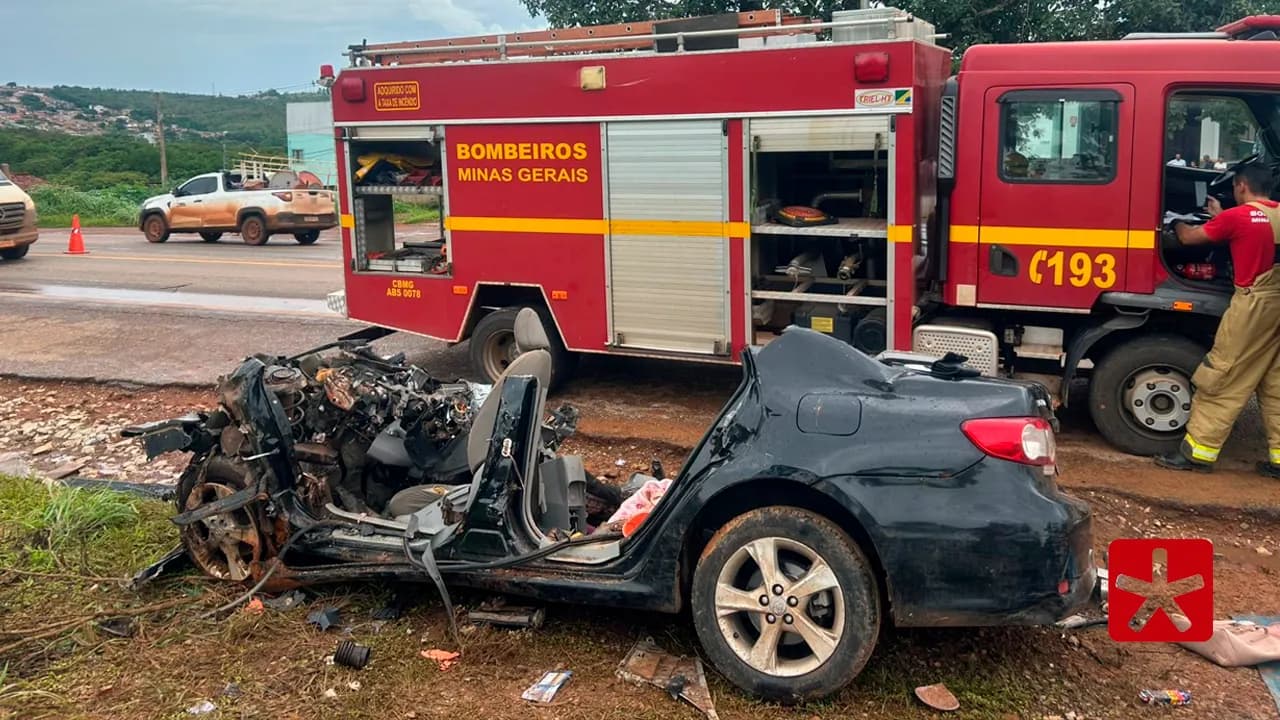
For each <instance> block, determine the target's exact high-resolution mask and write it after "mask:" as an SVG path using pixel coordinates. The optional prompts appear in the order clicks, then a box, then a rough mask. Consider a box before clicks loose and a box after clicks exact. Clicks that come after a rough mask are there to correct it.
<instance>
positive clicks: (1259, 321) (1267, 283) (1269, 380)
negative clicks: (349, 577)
mask: <svg viewBox="0 0 1280 720" xmlns="http://www.w3.org/2000/svg"><path fill="white" fill-rule="evenodd" d="M1191 382H1192V384H1193V385H1195V389H1196V392H1195V395H1194V397H1192V400H1191V418H1190V420H1188V421H1187V435H1186V438H1185V440H1184V442H1183V444H1182V451H1183V453H1184V454H1185V455H1186V456H1187V457H1189V458H1191V459H1192V460H1195V461H1197V462H1203V463H1212V462H1216V461H1217V459H1218V453H1219V452H1220V451H1221V450H1222V445H1223V443H1225V442H1226V441H1227V436H1228V435H1230V434H1231V427H1232V426H1233V425H1235V422H1236V417H1237V416H1239V415H1240V411H1241V410H1243V409H1244V406H1245V405H1246V404H1247V403H1248V402H1249V396H1250V395H1252V394H1253V393H1254V392H1255V391H1256V392H1257V393H1258V404H1259V405H1260V406H1261V408H1262V418H1263V424H1264V426H1265V427H1266V432H1267V446H1268V447H1269V448H1270V461H1271V462H1272V463H1274V464H1277V465H1280V266H1273V267H1272V268H1271V269H1270V270H1268V271H1266V272H1264V273H1262V274H1261V275H1259V276H1258V277H1257V279H1256V280H1254V282H1253V285H1252V286H1250V287H1247V288H1241V287H1237V288H1236V290H1235V295H1233V296H1232V297H1231V304H1230V305H1229V306H1228V307H1227V311H1226V313H1224V314H1223V316H1222V322H1221V323H1220V324H1219V325H1218V333H1217V335H1215V336H1214V338H1213V348H1212V349H1211V350H1209V354H1208V355H1206V356H1205V358H1204V360H1203V361H1202V362H1201V363H1200V367H1199V368H1197V369H1196V372H1195V375H1193V376H1192V378H1191Z"/></svg>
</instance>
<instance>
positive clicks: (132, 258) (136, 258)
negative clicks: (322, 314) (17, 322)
mask: <svg viewBox="0 0 1280 720" xmlns="http://www.w3.org/2000/svg"><path fill="white" fill-rule="evenodd" d="M31 257H52V258H60V257H65V256H64V255H63V254H62V253H31ZM89 259H90V260H125V261H128V262H154V263H164V262H171V263H190V264H193V265H259V266H262V267H292V268H298V267H304V268H326V269H341V268H342V262H341V259H336V260H337V261H336V262H332V263H315V262H283V261H277V260H206V259H203V258H174V257H145V256H142V255H101V254H99V253H96V252H95V253H91V254H90V255H89Z"/></svg>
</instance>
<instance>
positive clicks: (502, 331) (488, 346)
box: [470, 307, 577, 387]
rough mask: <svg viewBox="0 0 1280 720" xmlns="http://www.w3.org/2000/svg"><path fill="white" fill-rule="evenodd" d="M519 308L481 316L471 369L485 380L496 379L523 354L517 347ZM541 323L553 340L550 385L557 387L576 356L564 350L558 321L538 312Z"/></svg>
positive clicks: (471, 354) (472, 334) (475, 336)
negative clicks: (557, 329) (557, 324)
mask: <svg viewBox="0 0 1280 720" xmlns="http://www.w3.org/2000/svg"><path fill="white" fill-rule="evenodd" d="M522 309H523V308H520V307H508V308H502V309H500V310H494V311H493V312H491V313H489V314H488V315H485V316H484V317H482V318H480V322H478V323H476V329H475V330H474V331H473V332H472V333H471V345H470V356H471V371H472V372H473V373H474V374H475V375H476V377H477V379H479V380H481V381H483V382H495V381H497V379H498V376H500V375H502V371H503V370H506V369H507V366H508V365H510V364H511V361H512V360H514V359H515V358H516V356H517V355H519V354H520V351H519V350H518V349H517V348H516V334H515V327H516V315H519V314H520V310H522ZM539 315H541V316H542V325H543V327H544V328H545V329H546V331H547V337H548V338H549V339H550V340H551V385H552V387H556V386H557V385H559V384H560V383H561V382H563V381H564V380H565V379H566V378H567V377H568V376H569V375H570V374H571V373H572V371H573V366H574V364H575V361H576V360H577V356H576V355H574V354H573V353H571V352H569V351H568V350H566V349H565V347H564V343H563V342H561V340H560V333H559V332H557V331H556V327H555V323H553V322H551V321H550V319H549V318H548V317H547V315H546V314H545V313H543V312H541V311H539Z"/></svg>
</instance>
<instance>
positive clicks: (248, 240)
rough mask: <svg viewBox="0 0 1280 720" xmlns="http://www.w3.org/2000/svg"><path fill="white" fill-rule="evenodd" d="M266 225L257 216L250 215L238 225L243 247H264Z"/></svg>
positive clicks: (265, 242)
mask: <svg viewBox="0 0 1280 720" xmlns="http://www.w3.org/2000/svg"><path fill="white" fill-rule="evenodd" d="M267 237H268V235H267V224H266V223H265V222H263V221H262V218H260V217H258V216H257V215H250V216H249V217H247V218H245V219H244V221H243V222H241V223H240V239H241V240H244V244H245V245H266V244H267Z"/></svg>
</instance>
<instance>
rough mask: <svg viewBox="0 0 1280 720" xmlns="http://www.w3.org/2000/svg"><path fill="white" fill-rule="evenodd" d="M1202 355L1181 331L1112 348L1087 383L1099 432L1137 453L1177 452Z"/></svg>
mask: <svg viewBox="0 0 1280 720" xmlns="http://www.w3.org/2000/svg"><path fill="white" fill-rule="evenodd" d="M1204 354H1205V349H1204V348H1203V347H1202V346H1200V345H1199V344H1197V343H1195V342H1193V341H1191V340H1188V339H1187V338H1184V337H1181V336H1178V335H1147V336H1144V337H1139V338H1135V339H1133V340H1130V341H1128V342H1126V343H1124V344H1123V345H1119V346H1117V347H1115V348H1114V349H1112V350H1111V352H1109V353H1107V354H1106V355H1105V356H1104V357H1103V358H1102V359H1101V360H1099V361H1098V362H1097V366H1096V368H1095V369H1094V372H1093V378H1092V380H1090V382H1089V413H1090V415H1092V416H1093V422H1094V424H1095V425H1097V426H1098V432H1100V433H1102V436H1103V437H1104V438H1106V439H1107V441H1108V442H1110V443H1111V444H1112V445H1115V446H1116V447H1117V448H1119V449H1120V450H1123V451H1125V452H1127V453H1130V454H1133V455H1159V454H1162V453H1167V452H1173V451H1174V450H1176V449H1177V448H1178V445H1179V443H1181V442H1182V436H1183V433H1184V429H1185V428H1186V425H1187V418H1188V417H1189V415H1190V412H1191V394H1192V386H1191V375H1192V373H1194V372H1195V369H1196V366H1197V365H1199V364H1200V359H1201V358H1203V357H1204Z"/></svg>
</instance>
